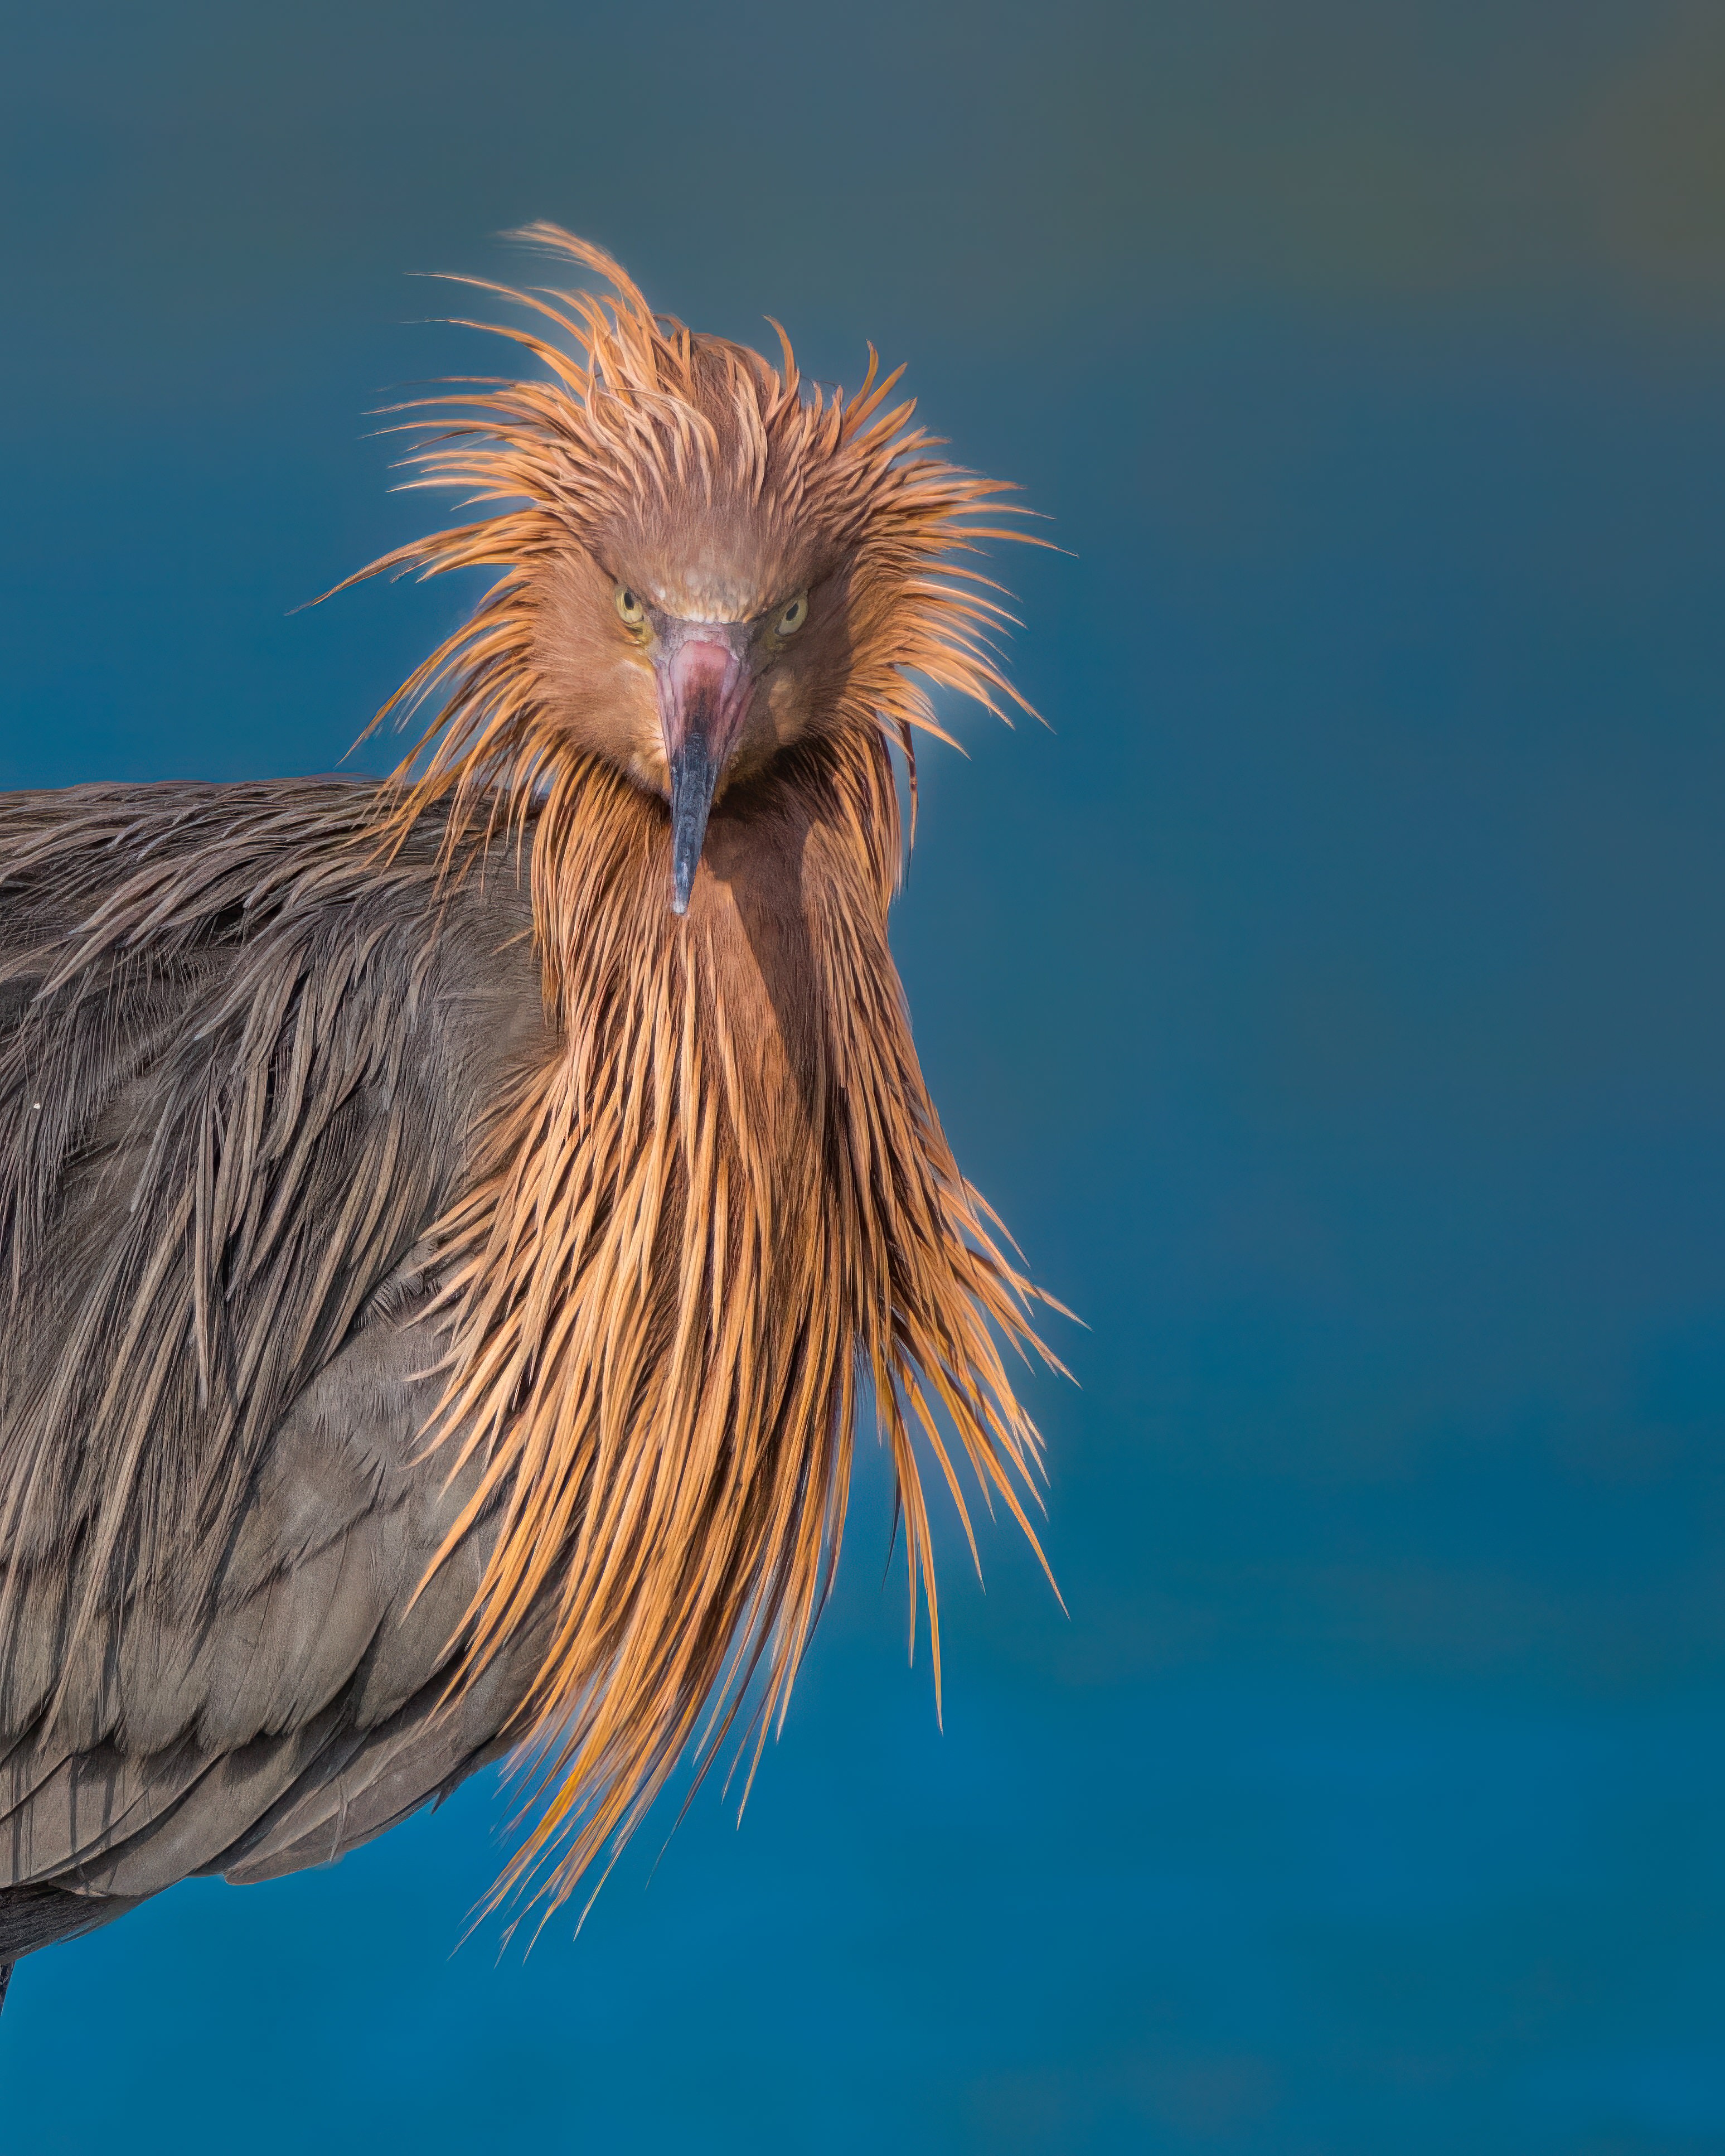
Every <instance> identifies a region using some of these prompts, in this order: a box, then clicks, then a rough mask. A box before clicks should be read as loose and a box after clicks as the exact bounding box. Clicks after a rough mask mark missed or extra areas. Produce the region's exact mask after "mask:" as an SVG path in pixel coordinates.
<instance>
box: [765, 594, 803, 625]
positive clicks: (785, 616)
mask: <svg viewBox="0 0 1725 2156" xmlns="http://www.w3.org/2000/svg"><path fill="white" fill-rule="evenodd" d="M808 618H809V595H808V593H806V592H799V593H797V595H796V598H794V599H792V600H791V603H790V605H789V606H788V607H786V609H785V611H784V612H783V613H781V615H780V616H779V619H777V620H776V621H775V623H774V624H773V634H774V635H775V636H795V635H796V632H797V630H798V629H801V627H802V625H803V624H804V623H805V622H806V620H807V619H808Z"/></svg>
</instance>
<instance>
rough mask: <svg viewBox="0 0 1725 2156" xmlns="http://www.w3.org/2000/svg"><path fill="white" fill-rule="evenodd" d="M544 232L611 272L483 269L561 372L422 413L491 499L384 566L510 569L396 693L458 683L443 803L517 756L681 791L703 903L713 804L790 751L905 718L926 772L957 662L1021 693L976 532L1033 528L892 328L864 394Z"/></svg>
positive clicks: (542, 237) (454, 475)
mask: <svg viewBox="0 0 1725 2156" xmlns="http://www.w3.org/2000/svg"><path fill="white" fill-rule="evenodd" d="M520 236H521V237H523V238H525V239H530V240H532V241H534V242H535V243H537V244H540V245H541V246H543V247H545V248H547V249H550V250H551V251H552V252H553V253H554V254H559V255H560V256H562V257H563V258H565V259H567V260H571V261H573V262H575V263H576V264H580V265H581V267H583V268H584V269H589V270H591V271H594V272H596V273H597V274H598V275H600V276H601V277H602V278H603V279H604V280H606V283H607V286H608V289H607V290H601V291H600V292H598V293H595V292H592V291H588V290H577V291H574V292H547V291H542V290H535V291H532V292H528V293H517V292H511V291H508V290H506V289H505V288H504V287H501V286H495V285H485V286H483V287H481V289H483V290H490V291H497V292H500V293H502V294H503V295H504V297H506V298H508V299H509V300H513V301H514V302H515V303H516V304H517V305H520V306H521V307H523V308H525V310H527V311H528V312H529V314H530V316H534V317H536V320H535V321H534V323H533V326H531V327H529V328H518V327H504V328H502V329H499V330H498V331H497V333H498V334H499V335H502V336H507V337H509V338H511V339H513V340H514V341H516V342H517V343H519V344H521V345H523V346H525V347H526V348H527V349H528V350H529V351H530V352H532V353H533V355H534V356H535V358H536V359H537V360H538V362H540V366H541V367H542V368H543V370H544V372H543V373H542V374H541V375H540V377H539V378H537V379H533V380H528V381H520V382H496V381H494V380H487V381H484V382H475V383H472V384H469V385H467V386H466V387H465V388H464V389H463V391H462V393H458V394H455V395H453V396H451V397H448V398H443V399H439V400H438V403H437V405H436V407H435V416H434V417H433V418H429V419H422V418H417V417H412V418H409V419H408V420H407V424H408V425H410V426H419V425H422V424H423V425H426V426H427V427H429V428H430V429H432V430H433V439H432V440H431V441H430V442H429V443H428V444H425V445H423V446H422V447H421V448H420V449H418V450H417V452H416V454H415V457H414V459H413V461H414V463H415V464H416V465H417V468H418V471H419V477H418V480H417V482H416V483H417V484H418V485H431V486H456V487H461V488H464V489H468V490H470V493H471V498H472V500H473V501H474V502H475V503H476V504H477V505H481V506H484V508H485V509H486V510H487V511H488V512H489V513H487V514H485V515H484V516H481V517H480V518H479V519H478V520H477V521H472V522H469V523H466V524H463V525H462V526H458V527H456V528H455V529H453V530H449V531H440V532H437V533H435V534H433V535H432V536H429V537H427V538H425V539H422V540H417V541H415V542H412V544H411V545H409V546H407V547H402V548H399V549H397V551H396V552H394V553H392V554H390V555H386V556H385V557H383V559H382V560H381V561H378V562H373V563H372V564H371V566H370V567H368V568H366V569H365V570H362V571H361V572H360V576H361V577H366V576H372V575H376V574H377V573H379V572H397V573H399V572H405V571H413V570H417V572H419V573H420V574H421V575H422V576H433V575H438V574H441V573H443V572H446V571H448V570H451V569H458V568H466V567H491V568H499V569H500V570H501V571H502V574H501V576H500V577H499V579H498V581H497V582H496V583H494V586H493V587H492V588H491V590H490V592H489V593H488V594H487V596H486V598H485V599H484V601H483V602H482V603H481V604H480V606H479V608H478V609H477V610H476V612H475V613H474V614H473V617H472V618H471V619H470V620H469V621H468V623H467V624H466V625H465V626H464V627H463V629H460V630H458V632H457V633H456V634H454V635H453V636H452V637H450V638H449V639H447V640H446V641H445V642H444V643H443V644H442V645H440V646H439V648H438V649H437V650H436V651H434V652H433V654H431V656H430V657H429V658H428V659H427V660H426V661H425V663H424V665H422V666H421V667H420V668H419V669H418V670H417V671H416V672H415V674H414V675H412V677H411V678H410V680H408V681H407V682H406V683H405V684H404V685H403V686H402V690H400V691H398V693H397V696H395V697H394V698H392V701H391V703H390V705H389V706H386V707H385V713H382V714H380V718H381V717H382V716H386V714H387V713H389V712H391V711H397V710H410V709H412V708H414V707H416V706H419V705H420V704H422V702H423V701H425V700H426V699H427V698H428V697H430V698H433V699H435V700H437V702H438V715H437V716H436V718H435V720H434V721H433V725H432V726H431V728H430V730H429V731H428V732H427V735H426V736H425V737H424V740H423V742H422V744H421V747H422V748H423V749H424V750H426V751H427V757H426V760H425V761H424V762H423V764H422V766H421V767H418V769H417V775H416V776H414V777H413V778H412V783H411V787H410V794H409V798H410V799H411V800H412V803H413V804H414V806H415V808H417V807H418V806H421V805H423V803H426V802H427V800H429V799H430V798H434V797H436V796H438V795H442V794H447V793H455V794H458V795H460V794H463V793H471V792H473V791H475V790H477V789H480V788H494V787H495V786H496V785H497V784H498V783H499V781H506V782H507V783H509V784H510V785H511V786H512V787H513V788H514V789H515V791H516V793H517V795H518V798H519V797H520V796H521V795H522V794H525V793H529V792H530V791H531V790H532V789H533V788H534V787H535V785H536V786H540V787H542V786H543V785H544V784H545V783H546V782H547V781H548V780H549V779H550V778H551V777H552V776H553V775H554V774H555V771H556V769H557V768H558V767H560V766H566V765H567V764H568V763H569V762H570V760H571V757H596V758H599V759H601V760H603V761H604V762H608V763H609V764H611V765H612V766H613V767H615V768H616V769H617V770H619V771H621V772H622V773H624V774H626V775H627V778H629V779H630V780H631V781H632V782H633V783H634V784H636V785H637V786H638V787H640V788H643V789H645V790H647V791H649V792H651V793H655V794H658V795H659V796H660V797H662V798H663V799H664V800H665V802H666V803H668V809H669V824H670V830H669V867H670V875H669V878H668V884H669V899H670V904H671V906H672V907H673V910H674V911H677V912H678V913H681V912H683V911H684V910H685V908H686V907H687V906H688V901H689V895H690V891H691V889H692V887H693V885H694V878H695V873H696V870H697V868H698V866H699V861H700V857H701V849H702V845H703V843H704V837H705V833H706V828H707V822H708V818H709V813H710V812H711V810H712V808H713V806H714V803H715V802H717V801H719V799H721V798H723V797H724V794H725V793H726V792H727V791H728V790H729V789H731V788H739V787H742V786H745V785H746V784H747V783H749V782H750V781H753V780H755V779H758V778H762V777H764V776H765V775H766V774H767V773H770V770H771V768H772V767H773V765H774V763H775V760H776V759H778V758H779V757H781V756H782V755H783V754H784V753H785V752H786V751H788V750H791V749H792V748H794V747H796V745H798V744H799V743H806V742H811V741H818V740H819V739H820V738H821V737H823V736H825V737H837V736H839V735H842V734H843V733H844V732H846V731H847V730H848V731H856V730H857V729H861V730H862V731H864V732H866V733H868V734H871V735H873V734H876V733H878V731H879V730H880V729H882V728H883V727H884V728H885V729H886V730H887V732H888V735H889V736H890V737H893V738H894V739H896V740H897V741H898V742H899V744H900V745H901V746H902V747H903V749H904V751H905V752H906V754H907V756H908V757H910V759H911V762H912V764H913V770H914V731H915V730H916V729H919V728H921V729H924V730H926V731H934V732H937V733H938V732H939V731H940V729H939V726H938V725H937V723H936V721H935V719H934V712H933V709H932V706H931V705H930V702H929V693H928V691H929V686H930V685H934V686H937V687H945V688H950V689H954V690H958V691H960V693H962V694H965V695H968V696H972V697H975V698H976V699H978V700H979V701H981V702H982V703H984V704H985V705H986V706H988V707H989V708H990V710H994V711H999V710H1000V709H1001V703H1002V701H1003V700H1005V699H1006V698H1011V699H1013V700H1014V701H1020V702H1021V701H1022V700H1021V699H1019V698H1017V697H1016V692H1015V691H1014V690H1012V689H1011V686H1010V685H1009V684H1008V683H1007V682H1006V680H1005V678H1004V676H1003V675H1002V674H1001V671H1000V670H999V667H998V665H997V662H996V656H995V654H994V652H993V649H992V646H991V644H990V631H991V630H993V629H996V628H998V627H999V626H1000V625H1001V624H1003V623H1004V622H1005V621H1006V619H1007V617H1006V615H1005V614H1004V613H1003V612H1002V611H1001V607H1000V605H999V603H998V601H997V599H996V598H995V597H994V596H992V594H993V593H995V592H996V589H997V588H996V587H995V586H993V585H992V584H990V583H989V581H988V579H986V578H985V577H982V576H980V574H979V573H978V572H976V571H975V569H973V568H970V567H965V566H964V565H962V564H961V563H960V562H956V561H955V559H954V558H953V557H955V555H960V554H963V553H965V552H968V551H970V550H974V549H975V547H977V545H978V544H979V542H982V541H985V540H987V539H994V538H1019V537H1022V536H1024V535H1023V534H1021V533H1020V532H1018V531H1011V530H1005V529H1001V528H1000V527H999V526H997V525H995V524H992V523H990V522H988V521H979V520H978V512H979V511H984V512H987V511H993V513H994V514H996V515H998V514H999V509H1000V505H998V504H997V503H996V500H995V497H996V496H997V495H1000V494H1001V493H1003V492H1005V491H1007V490H1006V489H1005V488H1003V487H1002V486H1001V485H998V484H997V483H995V482H992V481H990V480H982V479H979V478H977V477H975V475H972V474H970V473H967V472H964V471H960V470H958V469H956V468H955V466H953V465H949V464H946V463H944V462H943V461H942V460H941V459H939V458H938V457H936V456H934V455H933V454H931V451H932V450H933V449H935V448H936V447H937V446H938V444H935V443H934V441H933V440H932V439H931V438H930V437H929V436H928V435H927V434H924V433H923V432H921V431H920V430H918V429H912V427H911V425H910V419H911V414H912V411H913V406H912V405H911V403H909V402H908V401H906V402H901V403H897V404H893V402H892V392H893V388H895V386H896V384H897V382H898V374H897V373H894V374H892V375H889V376H888V377H885V378H884V379H883V378H881V377H880V376H879V374H878V367H877V365H876V362H875V359H874V355H873V352H872V351H871V352H870V354H869V365H868V374H867V377H866V378H865V379H864V381H863V382H862V387H861V388H859V389H858V390H857V392H856V393H855V394H854V395H852V396H849V397H847V396H846V395H845V394H844V393H842V391H837V390H834V391H827V390H826V389H824V388H822V387H821V386H819V385H811V384H807V383H806V382H804V380H803V378H802V377H801V375H800V374H799V372H798V370H797V367H796V361H795V358H794V357H793V356H792V353H791V346H790V342H789V340H788V339H787V338H786V336H785V334H784V332H783V331H778V336H779V342H780V356H779V359H778V362H777V363H776V364H775V363H773V362H770V361H769V360H767V359H765V358H764V357H762V356H761V355H760V353H758V352H752V351H750V350H749V349H747V348H746V347H745V346H741V345H738V344H733V343H730V342H729V341H726V340H724V339H723V338H719V337H714V336H699V335H697V334H695V333H694V332H693V331H689V330H688V329H686V328H685V327H683V325H682V324H681V323H680V322H678V321H673V320H672V319H670V318H668V317H667V316H658V315H655V314H654V313H653V312H652V311H651V310H650V309H649V308H648V305H647V302H646V301H645V300H644V299H643V298H642V295H641V294H640V292H639V291H638V290H637V288H636V286H635V285H633V284H632V282H631V281H630V280H629V279H628V278H627V276H626V275H624V273H623V272H622V270H621V269H619V268H618V267H617V264H615V263H614V262H612V260H611V259H610V258H609V257H608V256H607V255H605V254H601V252H600V251H599V250H598V249H596V248H593V247H591V246H589V245H587V244H586V243H585V242H583V241H581V240H578V239H574V238H572V237H571V235H570V234H567V233H565V232H562V231H560V230H559V229H558V228H556V227H555V226H550V225H535V226H533V227H531V228H530V229H529V230H528V231H527V232H526V233H525V234H522V235H520ZM463 281H472V280H463ZM472 326H474V327H481V328H494V327H495V326H494V325H491V324H474V325H472ZM774 327H775V329H776V328H777V325H776V324H775V325H774ZM901 371H902V370H901ZM407 409H408V411H409V412H410V413H418V412H419V411H420V410H421V409H422V408H419V407H410V408H407ZM349 581H350V582H356V581H358V579H357V578H353V579H350V580H349Z"/></svg>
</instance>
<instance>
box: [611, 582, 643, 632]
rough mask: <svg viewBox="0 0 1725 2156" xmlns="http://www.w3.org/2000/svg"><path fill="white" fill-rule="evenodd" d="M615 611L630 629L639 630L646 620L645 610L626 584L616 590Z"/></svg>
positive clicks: (620, 585)
mask: <svg viewBox="0 0 1725 2156" xmlns="http://www.w3.org/2000/svg"><path fill="white" fill-rule="evenodd" d="M617 612H618V613H620V614H621V615H622V618H623V619H624V620H625V621H626V622H627V624H629V626H630V628H631V629H639V628H640V626H641V624H642V622H644V621H645V620H646V619H647V608H645V607H644V606H642V603H641V602H640V600H639V599H638V598H636V596H635V594H634V593H633V592H632V591H631V590H630V589H629V588H628V586H627V584H619V585H618V586H617Z"/></svg>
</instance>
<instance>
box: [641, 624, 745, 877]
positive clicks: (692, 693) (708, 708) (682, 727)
mask: <svg viewBox="0 0 1725 2156" xmlns="http://www.w3.org/2000/svg"><path fill="white" fill-rule="evenodd" d="M677 626H678V628H679V629H683V634H682V635H681V636H680V637H678V638H677V639H675V641H674V644H673V648H671V649H668V650H667V651H666V652H665V654H664V656H663V659H660V660H658V661H657V663H656V671H657V674H658V690H659V720H660V723H661V725H662V726H663V729H664V737H665V762H666V764H667V766H668V769H669V772H670V777H671V911H673V913H686V912H687V911H688V900H689V893H690V892H691V891H693V890H694V880H695V870H696V869H697V868H699V865H700V860H701V848H702V846H703V845H704V844H705V841H706V837H707V819H708V817H709V815H710V814H711V813H712V808H713V796H714V792H715V791H716V790H717V788H718V785H719V777H720V774H721V773H723V771H724V766H725V761H726V759H727V758H728V757H729V754H730V752H731V751H732V749H734V748H735V747H736V743H737V737H738V736H739V734H740V732H741V731H742V726H743V720H744V717H745V714H746V712H747V711H748V706H749V696H750V690H751V688H752V687H753V682H752V680H750V673H749V670H748V666H747V663H746V660H747V653H746V649H745V644H744V639H743V638H742V636H741V635H740V634H738V633H737V632H735V631H734V630H733V629H731V626H730V624H728V623H726V624H719V623H714V624H708V623H705V622H701V623H692V624H681V623H679V624H678V625H677ZM667 641H668V642H670V641H671V639H667Z"/></svg>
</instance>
